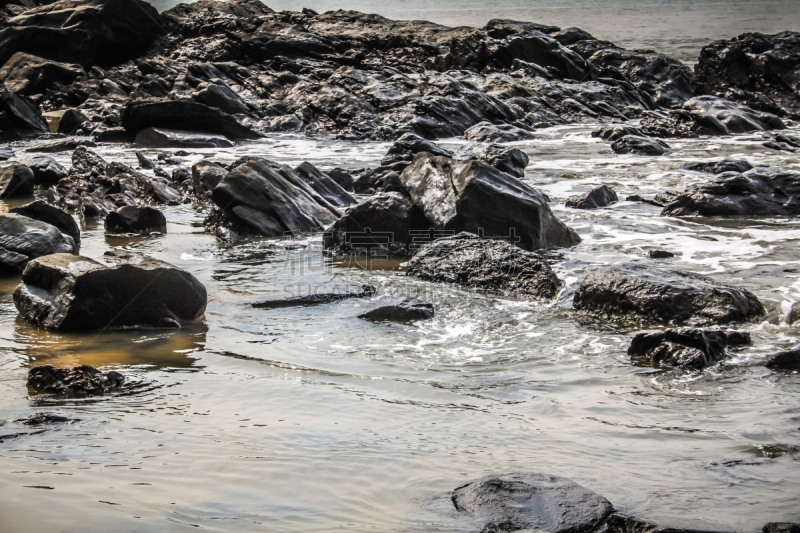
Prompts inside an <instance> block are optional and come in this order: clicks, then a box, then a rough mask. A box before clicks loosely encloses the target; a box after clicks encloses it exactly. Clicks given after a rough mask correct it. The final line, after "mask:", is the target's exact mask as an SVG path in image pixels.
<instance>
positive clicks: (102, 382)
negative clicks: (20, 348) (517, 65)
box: [28, 365, 125, 396]
mask: <svg viewBox="0 0 800 533" xmlns="http://www.w3.org/2000/svg"><path fill="white" fill-rule="evenodd" d="M123 383H125V376H123V375H122V374H120V373H119V372H117V371H115V370H109V371H108V372H101V371H99V370H97V369H96V368H94V367H91V366H89V365H80V366H73V367H70V368H56V367H54V366H52V365H43V366H37V367H34V368H31V369H30V370H29V371H28V388H30V389H33V390H34V391H36V392H38V393H44V394H58V395H68V396H76V395H95V394H103V393H104V392H106V391H109V390H113V389H118V388H119V387H121V386H122V384H123Z"/></svg>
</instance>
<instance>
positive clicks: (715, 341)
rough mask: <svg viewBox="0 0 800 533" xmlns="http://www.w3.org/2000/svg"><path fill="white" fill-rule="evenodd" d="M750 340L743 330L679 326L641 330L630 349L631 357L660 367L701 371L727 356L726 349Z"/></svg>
mask: <svg viewBox="0 0 800 533" xmlns="http://www.w3.org/2000/svg"><path fill="white" fill-rule="evenodd" d="M749 343H750V334H749V333H747V332H743V331H722V330H715V329H698V328H676V329H668V330H665V331H658V332H654V333H637V334H636V336H635V337H634V338H633V340H632V341H631V345H630V347H629V348H628V355H629V356H630V357H631V360H633V361H636V362H640V363H645V364H647V365H648V366H653V367H656V368H675V367H679V368H686V369H693V370H701V369H703V368H705V367H707V366H710V365H712V364H714V363H716V362H717V361H720V360H722V358H723V357H724V356H725V348H727V347H728V346H737V345H743V344H749Z"/></svg>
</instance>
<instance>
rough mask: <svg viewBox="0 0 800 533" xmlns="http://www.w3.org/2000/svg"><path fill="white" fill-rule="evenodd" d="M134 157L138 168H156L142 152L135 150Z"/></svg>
mask: <svg viewBox="0 0 800 533" xmlns="http://www.w3.org/2000/svg"><path fill="white" fill-rule="evenodd" d="M136 159H137V160H138V161H139V168H142V169H144V170H153V169H154V168H156V164H155V163H153V162H152V161H150V160H149V159H147V157H146V156H145V155H144V154H143V153H142V152H136Z"/></svg>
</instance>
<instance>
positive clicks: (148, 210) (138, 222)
mask: <svg viewBox="0 0 800 533" xmlns="http://www.w3.org/2000/svg"><path fill="white" fill-rule="evenodd" d="M105 228H106V233H110V234H116V235H120V234H121V235H126V234H136V235H150V234H151V233H166V232H167V219H166V217H164V213H162V212H161V211H159V210H158V209H154V208H152V207H146V206H133V205H129V206H125V207H121V208H119V209H117V210H116V211H112V212H111V213H109V214H108V215H106V220H105Z"/></svg>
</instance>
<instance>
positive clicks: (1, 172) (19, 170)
mask: <svg viewBox="0 0 800 533" xmlns="http://www.w3.org/2000/svg"><path fill="white" fill-rule="evenodd" d="M34 183H35V179H34V176H33V171H32V170H31V168H30V167H29V166H28V165H22V164H19V163H11V164H9V165H5V166H3V167H0V198H17V197H20V196H31V195H33V186H34Z"/></svg>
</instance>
